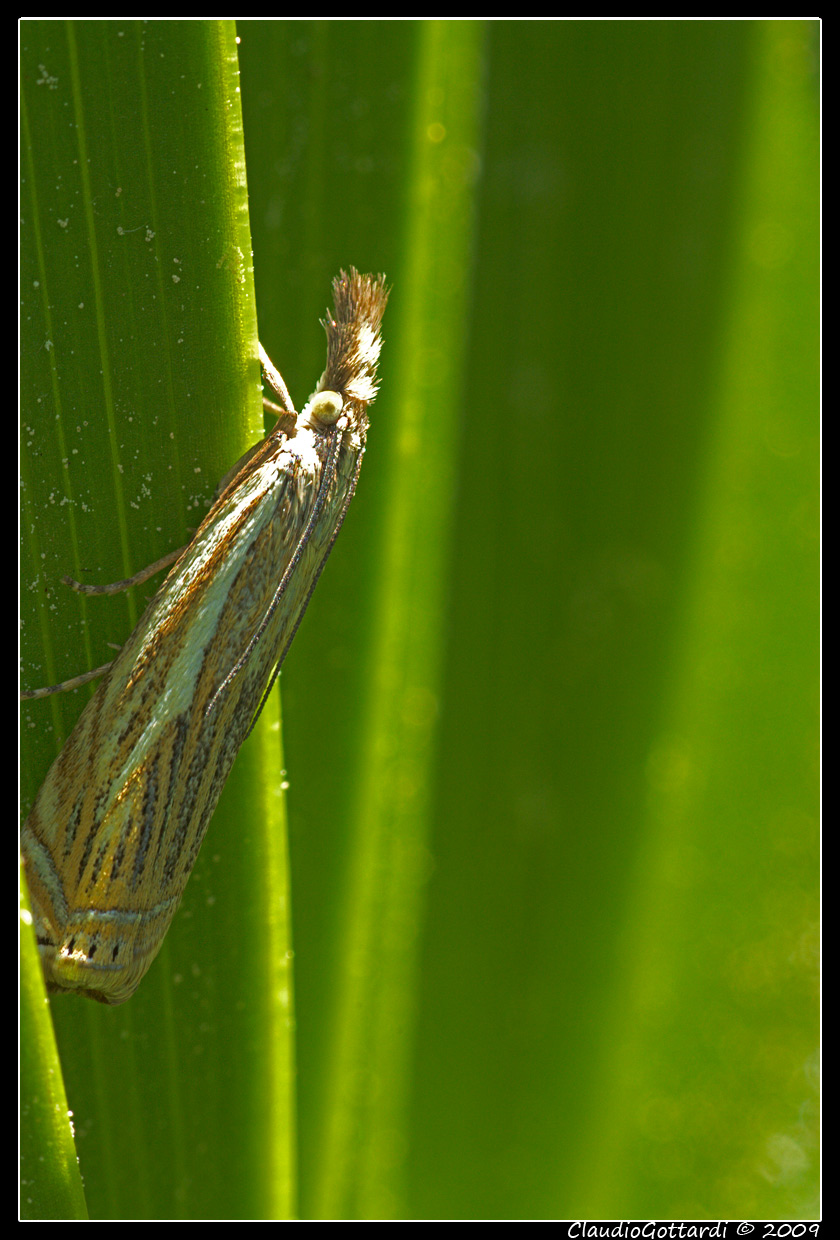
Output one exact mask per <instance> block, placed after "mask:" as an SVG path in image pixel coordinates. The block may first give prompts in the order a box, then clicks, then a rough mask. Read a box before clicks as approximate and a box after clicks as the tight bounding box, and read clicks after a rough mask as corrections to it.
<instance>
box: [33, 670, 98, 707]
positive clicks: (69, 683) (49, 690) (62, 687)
mask: <svg viewBox="0 0 840 1240" xmlns="http://www.w3.org/2000/svg"><path fill="white" fill-rule="evenodd" d="M110 666H111V664H110V663H103V664H102V666H101V667H95V668H94V669H93V671H92V672H82V674H81V676H73V677H71V678H70V680H62V681H60V683H59V684H57V685H46V686H45V687H44V688H43V689H22V690H21V694H20V700H21V701H22V702H31V701H33V700H34V699H35V698H44V697H52V695H53V694H54V693H66V692H67V691H68V690H69V689H81V687H82V685H86V684H87V683H88V682H89V681H91V680H96V678H97V677H98V676H104V675H105V673H106V672H107V670H108V668H109V667H110Z"/></svg>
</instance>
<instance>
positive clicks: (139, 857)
mask: <svg viewBox="0 0 840 1240" xmlns="http://www.w3.org/2000/svg"><path fill="white" fill-rule="evenodd" d="M333 294H334V301H335V311H334V313H333V314H329V313H328V316H327V318H326V319H324V320H322V325H323V327H324V328H325V330H326V334H327V363H326V368H325V370H324V373H323V375H322V376H321V379H320V381H319V383H318V386H317V387H316V389H315V392H314V393H313V395H312V396H311V397H310V399H309V401H308V403H307V404H306V406H305V407H304V408H303V410H302V411H301V412H300V413H296V412H295V410H294V407H293V405H292V402H291V399H290V398H289V395H288V392H287V390H286V386H285V384H284V383H283V380H282V378H281V377H280V375H279V374H278V372H277V371H276V370H275V369H274V367H273V366H272V364H271V362H270V361H269V359H268V357H267V356H266V354H265V353H264V351H263V350H262V349H261V350H260V355H261V360H262V365H263V373H264V375H265V376H266V378H267V380H268V382H269V383H270V384H271V386H272V387H273V388H274V390H275V392H276V393H277V395H278V397H279V398H280V401H281V405H280V407H277V406H270V407H271V408H273V409H274V411H275V412H277V413H278V414H279V416H278V421H277V424H276V426H275V428H274V430H273V431H272V432H271V434H270V435H269V436H268V437H267V438H266V439H265V440H264V441H263V442H262V443H260V444H258V445H257V446H256V447H255V448H254V449H252V450H251V451H250V452H249V453H246V455H245V456H244V457H243V458H242V460H241V461H240V462H238V469H237V467H235V469H236V472H235V474H234V476H233V477H232V478H231V480H230V481H229V482H227V484H226V485H225V480H223V484H222V485H223V490H222V492H221V494H220V495H219V497H218V499H217V500H216V501H215V503H214V504H213V506H212V507H211V509H210V511H209V512H208V514H207V516H206V517H205V519H204V521H203V522H202V524H201V525H200V527H199V529H198V530H197V532H196V534H195V537H194V538H193V540H192V542H191V543H190V544H189V545H188V547H187V548H186V549H185V550H184V551H183V553H182V554H181V555H180V558H179V559H178V561H177V563H176V565H175V567H174V568H173V569H172V571H171V572H170V573H169V575H168V576H167V578H166V580H165V581H164V583H163V585H162V587H161V589H160V590H159V591H158V593H157V594H156V595H155V597H154V598H153V599H152V601H151V602H150V603H149V605H148V607H147V608H146V611H145V612H144V614H143V616H142V618H141V619H140V622H139V623H138V625H137V627H136V628H135V630H134V632H133V633H132V634H131V636H130V637H129V639H128V641H127V642H126V644H125V646H123V648H122V650H121V651H120V653H119V655H118V656H117V658H116V659H115V660H114V662H113V663H112V664H110V666H108V668H107V671H106V672H105V676H104V679H103V680H102V683H101V684H100V685H99V687H98V689H97V691H96V693H95V694H94V696H93V697H92V698H91V700H90V701H89V702H88V704H87V706H86V707H85V709H84V711H83V712H82V714H81V716H80V718H79V720H78V722H77V724H76V726H75V728H74V730H73V732H72V733H71V735H70V737H69V738H68V740H67V742H66V744H65V745H64V748H63V749H62V751H61V753H60V754H59V756H58V757H57V758H56V760H55V762H54V763H53V765H52V767H51V768H50V771H49V773H48V775H47V777H46V779H45V781H44V783H43V785H42V787H41V789H40V791H39V793H38V796H37V798H36V800H35V803H34V805H33V807H32V810H31V812H30V814H29V816H28V818H27V819H26V822H25V824H24V826H23V831H22V836H21V852H22V855H23V859H24V863H25V868H26V878H27V883H28V886H29V893H30V897H31V902H32V912H33V918H34V923H35V932H36V937H37V942H38V948H39V952H40V956H41V964H42V968H43V971H44V976H45V979H46V983H47V988H48V990H50V991H52V992H58V991H71V992H75V993H77V994H82V995H85V996H87V997H88V998H90V999H96V1000H98V1001H99V1002H101V1003H109V1004H116V1003H123V1002H124V1001H125V1000H126V999H128V998H130V997H131V995H132V994H133V993H134V991H135V990H136V989H137V986H138V985H139V983H140V981H141V979H142V978H143V976H144V975H145V973H146V971H147V969H148V968H149V966H150V965H151V963H152V961H153V960H154V958H155V956H156V955H157V952H158V951H159V949H160V946H161V943H162V941H163V938H164V935H165V934H166V931H167V929H168V928H169V924H170V922H171V921H172V918H173V917H174V915H175V911H176V909H177V908H178V904H179V903H180V900H181V896H182V895H183V892H184V888H185V886H186V884H187V880H188V878H189V876H190V872H191V870H192V868H193V864H194V863H195V859H196V857H197V855H198V850H199V848H200V847H201V842H202V840H203V838H204V835H205V832H206V830H207V827H208V824H209V822H210V819H211V817H212V815H213V811H214V809H215V808H216V803H217V801H218V799H219V796H220V794H221V791H222V788H223V787H224V784H225V780H226V779H227V777H228V774H229V772H230V769H231V767H232V765H233V762H234V759H235V757H236V754H237V752H238V750H239V747H240V745H241V744H242V742H243V741H244V740H245V738H246V736H247V735H248V733H249V731H250V730H251V728H252V726H253V724H254V722H255V721H256V717H257V716H258V714H259V712H260V710H261V708H262V705H263V703H264V701H265V699H266V696H267V694H268V693H269V692H270V690H271V687H272V685H273V683H274V680H275V678H276V676H277V674H278V671H279V669H280V666H281V664H282V662H283V660H284V658H285V656H286V654H287V652H288V649H289V646H290V645H291V642H292V639H293V638H294V635H295V633H296V632H297V628H298V625H299V624H300V622H301V619H302V617H303V613H304V611H305V610H306V606H307V603H308V602H309V599H310V597H311V595H312V591H313V590H314V588H315V585H316V583H317V581H318V578H319V576H320V574H321V571H322V569H323V567H324V564H325V562H326V559H327V556H328V555H329V553H330V551H331V550H332V546H333V543H334V542H335V539H336V536H337V534H338V531H339V529H340V528H341V524H342V522H343V520H344V517H345V514H346V512H347V507H348V504H349V503H350V500H351V499H352V497H353V493H354V491H355V488H356V482H357V479H358V476H359V469H360V466H361V463H362V457H363V455H364V451H365V440H366V435H367V430H368V412H367V411H368V406H369V405H370V403H371V401H372V400H373V399H374V397H375V395H376V391H377V380H376V367H377V362H378V359H379V353H380V349H381V334H380V327H381V322H382V315H383V312H384V310H385V305H386V302H387V298H388V289H387V288H386V286H385V281H384V277H382V276H377V277H373V276H363V275H360V274H359V273H358V272H357V271H356V270H355V269H354V268H351V269H350V271H349V273H346V272H343V271H342V272H341V273H340V274H339V275H338V276H337V277H336V279H335V280H334V281H333ZM266 404H268V402H266ZM232 472H233V471H232ZM228 477H230V475H228ZM133 580H134V579H133ZM118 584H125V583H118ZM94 589H95V588H91V591H93V590H94ZM99 670H101V669H99ZM28 696H35V695H28Z"/></svg>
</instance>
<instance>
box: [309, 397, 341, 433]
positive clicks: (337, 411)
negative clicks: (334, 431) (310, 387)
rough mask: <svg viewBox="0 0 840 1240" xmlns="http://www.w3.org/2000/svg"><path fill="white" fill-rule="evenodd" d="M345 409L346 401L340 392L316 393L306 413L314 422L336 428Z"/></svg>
mask: <svg viewBox="0 0 840 1240" xmlns="http://www.w3.org/2000/svg"><path fill="white" fill-rule="evenodd" d="M343 408H344V401H343V400H342V398H341V394H340V393H339V392H316V393H315V395H314V396H313V397H312V399H311V400H310V402H309V404H308V405H307V406H306V409H305V410H304V413H308V414H309V416H310V418H312V419H313V420H314V421H316V422H322V423H323V424H324V426H335V424H336V422H337V421H338V419H339V418H340V417H341V411H342V409H343Z"/></svg>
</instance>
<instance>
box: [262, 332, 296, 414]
mask: <svg viewBox="0 0 840 1240" xmlns="http://www.w3.org/2000/svg"><path fill="white" fill-rule="evenodd" d="M260 366H262V373H263V379H264V381H265V382H266V383H267V384H268V386H269V387H270V388H271V390H272V392H273V393H274V395H275V396H277V397H279V400H280V410H278V412H283V413H290V414H292V416H293V417H294V416H295V413H296V410H295V406H294V403H293V402H292V398H291V396H290V395H289V389H288V388H287V387H286V383H285V381H284V379H283V376H282V375H281V374H280V371H279V370H278V369H277V367H276V366H275V365H274V362H272V360H271V358H270V357H269V356H268V354H267V353H266V351H265V349H264V348H263V347H262V345H260ZM263 404H265V402H263ZM275 408H276V406H271V409H272V411H273V410H274V409H275Z"/></svg>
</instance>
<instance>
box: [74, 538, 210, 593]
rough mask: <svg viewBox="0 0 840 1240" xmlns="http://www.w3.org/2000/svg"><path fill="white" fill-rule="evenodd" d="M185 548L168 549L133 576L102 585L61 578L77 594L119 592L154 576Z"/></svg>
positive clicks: (180, 554) (178, 556) (174, 559)
mask: <svg viewBox="0 0 840 1240" xmlns="http://www.w3.org/2000/svg"><path fill="white" fill-rule="evenodd" d="M186 549H187V548H186V546H184V547H179V548H178V550H177V551H169V552H168V553H167V554H166V555H162V556H161V557H160V559H159V560H155V562H154V564H147V565H146V567H145V568H141V569H140V572H139V573H135V574H134V576H133V577H124V578H123V580H122V581H111V582H109V583H108V584H107V585H103V586H88V585H85V584H84V583H83V582H81V581H75V580H74V579H73V578H72V577H62V578H61V580H62V581H63V583H64V584H65V585H66V586H69V587H70V589H71V590H75V591H76V593H77V594H121V593H122V591H123V590H129V589H131V587H132V586H139V585H142V583H143V582H144V581H148V580H149V578H150V577H154V575H155V573H159V572H160V570H161V569H162V568H168V567H169V565H170V564H174V563H175V561H176V560H177V559H179V558H180V557H181V556H182V555H183V554H184V552H185V551H186Z"/></svg>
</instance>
